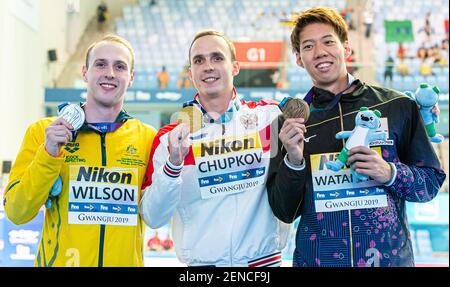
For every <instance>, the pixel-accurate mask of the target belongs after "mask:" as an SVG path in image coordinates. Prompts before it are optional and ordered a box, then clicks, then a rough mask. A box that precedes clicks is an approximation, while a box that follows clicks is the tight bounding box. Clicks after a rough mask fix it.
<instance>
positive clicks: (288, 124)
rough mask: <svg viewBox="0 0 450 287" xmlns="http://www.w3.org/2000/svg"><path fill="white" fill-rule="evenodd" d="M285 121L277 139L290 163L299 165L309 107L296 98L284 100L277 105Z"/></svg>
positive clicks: (301, 159)
mask: <svg viewBox="0 0 450 287" xmlns="http://www.w3.org/2000/svg"><path fill="white" fill-rule="evenodd" d="M278 106H279V107H280V109H281V111H282V112H283V114H282V116H283V118H284V119H285V121H284V123H283V126H282V127H281V130H280V134H279V138H280V141H281V142H282V144H283V146H284V148H285V149H286V151H287V153H288V160H289V162H290V163H292V164H295V165H300V164H301V163H302V162H303V148H304V139H305V133H306V127H305V122H306V121H307V120H308V118H309V106H308V104H307V103H306V102H305V101H304V100H302V99H297V98H284V99H283V101H281V103H280V104H279V105H278Z"/></svg>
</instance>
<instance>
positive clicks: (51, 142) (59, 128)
mask: <svg viewBox="0 0 450 287" xmlns="http://www.w3.org/2000/svg"><path fill="white" fill-rule="evenodd" d="M71 129H73V127H72V125H71V124H69V123H68V122H67V121H66V120H64V119H63V118H58V119H57V120H55V121H54V122H53V123H51V124H50V125H49V126H48V127H47V128H46V129H45V149H46V150H47V152H48V153H49V154H50V155H51V156H54V157H57V156H59V154H60V150H61V147H63V146H64V145H66V144H67V143H68V142H70V141H71V140H72V132H71Z"/></svg>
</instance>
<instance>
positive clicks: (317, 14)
mask: <svg viewBox="0 0 450 287" xmlns="http://www.w3.org/2000/svg"><path fill="white" fill-rule="evenodd" d="M313 23H323V24H328V25H331V26H332V27H333V29H334V31H335V32H336V34H337V35H338V37H339V40H340V41H341V42H342V43H344V42H345V41H348V29H347V24H346V23H345V20H344V19H343V18H342V16H341V15H340V14H339V12H338V11H337V10H336V9H333V8H329V7H316V8H311V9H308V10H306V11H303V12H301V13H300V14H299V15H298V17H297V18H296V20H295V22H294V29H293V30H292V33H291V45H292V50H293V52H294V53H300V33H301V32H302V30H303V29H304V28H305V27H306V26H308V25H310V24H313Z"/></svg>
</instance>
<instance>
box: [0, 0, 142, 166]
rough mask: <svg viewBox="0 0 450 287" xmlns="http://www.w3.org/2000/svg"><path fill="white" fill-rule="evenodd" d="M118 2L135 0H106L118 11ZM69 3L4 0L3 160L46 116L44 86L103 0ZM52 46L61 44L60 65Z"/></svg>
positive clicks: (0, 23) (0, 8) (0, 11)
mask: <svg viewBox="0 0 450 287" xmlns="http://www.w3.org/2000/svg"><path fill="white" fill-rule="evenodd" d="M72 2H77V1H76V0H74V1H72ZM114 2H116V1H114ZM119 2H135V1H131V0H128V1H126V0H120V1H117V3H113V2H112V1H111V3H108V2H107V4H109V6H110V9H112V10H114V11H116V10H120V9H121V8H120V9H119V8H118V6H117V5H120V4H119ZM66 3H67V0H0V38H1V39H2V40H1V45H0V162H1V161H2V160H14V159H15V157H16V155H17V152H18V150H19V148H20V145H21V143H22V139H23V135H24V134H25V131H26V128H27V126H28V125H30V124H31V123H33V122H34V121H36V120H38V119H39V118H41V117H43V116H44V112H45V111H44V87H46V86H51V84H52V79H53V78H57V77H58V76H59V73H61V72H62V70H63V68H64V65H66V64H67V61H68V59H69V58H70V55H71V54H72V53H73V52H74V51H75V49H76V47H77V44H78V42H79V40H80V38H81V37H82V35H83V33H84V31H85V29H86V27H87V25H88V24H89V23H90V21H91V20H92V19H93V17H94V16H95V14H96V9H97V6H98V4H99V3H100V0H80V2H79V3H80V5H79V8H80V9H79V12H77V13H73V14H71V13H68V12H67V9H66V8H67V7H66ZM14 7H19V9H12V8H14ZM17 10H18V11H19V14H23V15H22V17H20V16H21V15H19V17H18V16H17V15H16V14H17V12H14V11H17ZM27 13H28V14H27ZM49 49H56V51H57V56H58V64H57V65H52V66H49V65H48V61H47V51H48V50H49ZM0 168H1V167H0Z"/></svg>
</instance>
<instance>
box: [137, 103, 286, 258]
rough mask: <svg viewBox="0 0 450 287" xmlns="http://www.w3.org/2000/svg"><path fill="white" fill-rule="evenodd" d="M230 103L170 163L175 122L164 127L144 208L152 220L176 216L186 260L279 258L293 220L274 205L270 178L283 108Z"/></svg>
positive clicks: (180, 253)
mask: <svg viewBox="0 0 450 287" xmlns="http://www.w3.org/2000/svg"><path fill="white" fill-rule="evenodd" d="M190 104H193V105H197V106H199V107H200V105H199V103H198V102H197V101H196V100H195V99H194V101H193V102H191V103H190ZM229 111H233V112H232V113H230V114H229V115H230V117H229V118H228V121H226V122H225V123H223V124H222V123H204V126H203V128H202V129H201V130H200V131H198V132H195V133H194V134H192V135H191V142H192V145H191V148H190V151H189V153H188V155H187V156H186V158H185V160H184V166H182V167H175V166H173V165H171V164H170V163H168V158H169V152H168V134H169V132H170V131H171V130H173V129H174V128H175V127H176V125H177V124H176V123H175V124H170V125H167V126H165V127H163V128H161V129H160V130H159V132H158V134H157V136H156V138H155V140H154V142H153V147H152V150H151V154H150V159H151V161H150V162H149V165H148V169H147V181H146V183H144V186H143V188H144V187H146V188H145V190H144V192H143V197H142V200H141V203H140V212H141V214H142V215H143V218H144V221H145V222H146V224H147V225H148V226H150V227H151V228H159V227H161V226H163V225H165V224H168V223H169V221H170V219H171V218H172V217H173V237H174V245H175V250H176V254H177V257H178V259H179V260H180V261H181V262H183V263H186V264H187V265H189V266H203V265H215V266H279V265H280V264H281V250H282V249H283V248H284V247H285V245H286V242H287V240H288V237H289V233H290V230H291V225H288V224H285V223H283V222H281V221H279V220H278V219H277V218H276V217H275V216H274V214H273V213H272V210H271V208H270V205H269V201H268V197H267V189H266V186H265V183H266V179H267V171H268V167H269V160H270V148H271V147H270V123H271V122H272V121H273V120H274V119H275V118H276V117H277V116H278V115H279V114H280V110H279V108H278V106H277V105H276V103H274V102H270V103H269V102H266V101H260V102H258V103H255V102H244V101H239V100H238V99H234V100H233V101H232V102H231V103H230V110H229ZM274 142H277V140H275V141H274ZM272 149H274V147H273V146H272ZM275 150H276V149H275Z"/></svg>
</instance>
